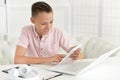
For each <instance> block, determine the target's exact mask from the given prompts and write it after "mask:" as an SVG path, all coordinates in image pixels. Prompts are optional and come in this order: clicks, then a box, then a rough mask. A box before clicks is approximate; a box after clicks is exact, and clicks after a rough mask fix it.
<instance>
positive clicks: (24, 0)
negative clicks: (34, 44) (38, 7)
mask: <svg viewBox="0 0 120 80" xmlns="http://www.w3.org/2000/svg"><path fill="white" fill-rule="evenodd" d="M36 1H39V0H8V2H7V9H8V35H9V36H15V37H18V36H19V35H20V31H21V28H22V27H23V26H25V25H29V24H31V22H30V17H31V5H32V4H33V3H34V2H36ZM42 1H45V2H47V3H49V4H50V5H51V6H52V8H53V10H54V18H55V19H54V23H55V24H54V25H55V26H57V27H61V28H63V29H65V30H66V31H67V32H68V33H69V34H70V32H71V30H70V29H71V18H70V17H71V9H70V8H71V5H70V3H69V2H67V1H63V0H61V1H60V0H59V1H56V0H42ZM16 30H17V31H16Z"/></svg>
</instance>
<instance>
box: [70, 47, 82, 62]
mask: <svg viewBox="0 0 120 80" xmlns="http://www.w3.org/2000/svg"><path fill="white" fill-rule="evenodd" d="M80 50H81V49H80V48H78V49H77V50H76V51H74V52H73V53H72V54H71V56H70V58H72V59H73V60H76V59H83V57H84V56H83V54H82V53H81V52H80Z"/></svg>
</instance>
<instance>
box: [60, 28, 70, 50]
mask: <svg viewBox="0 0 120 80" xmlns="http://www.w3.org/2000/svg"><path fill="white" fill-rule="evenodd" d="M60 46H61V47H62V48H63V49H64V50H65V51H67V52H69V50H70V48H71V40H70V37H69V36H68V35H67V33H66V32H65V31H62V30H60Z"/></svg>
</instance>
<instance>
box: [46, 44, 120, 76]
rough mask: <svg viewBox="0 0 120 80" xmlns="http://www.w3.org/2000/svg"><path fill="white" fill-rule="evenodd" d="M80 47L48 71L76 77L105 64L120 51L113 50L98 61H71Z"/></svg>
mask: <svg viewBox="0 0 120 80" xmlns="http://www.w3.org/2000/svg"><path fill="white" fill-rule="evenodd" d="M79 47H80V45H79V46H76V47H75V48H73V49H72V50H71V51H70V52H69V53H68V54H67V55H66V57H64V58H63V60H62V61H61V62H60V63H59V64H57V65H56V66H54V67H52V68H49V69H48V70H50V71H54V72H60V73H64V74H68V75H76V74H78V73H79V74H82V73H84V72H86V71H88V70H89V69H91V68H93V67H95V66H96V65H97V64H99V63H101V62H103V61H104V60H105V59H107V58H108V57H109V56H111V55H112V54H113V53H115V52H117V51H118V50H119V49H120V47H117V48H115V49H113V50H110V51H108V52H107V53H104V54H103V55H101V56H99V57H98V58H97V59H81V60H71V59H70V58H69V56H70V55H71V54H72V53H73V52H74V51H75V50H76V49H78V48H79Z"/></svg>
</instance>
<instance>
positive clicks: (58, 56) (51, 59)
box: [46, 54, 66, 64]
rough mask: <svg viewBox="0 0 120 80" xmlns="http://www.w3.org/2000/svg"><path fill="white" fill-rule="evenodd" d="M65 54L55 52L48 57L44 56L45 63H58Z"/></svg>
mask: <svg viewBox="0 0 120 80" xmlns="http://www.w3.org/2000/svg"><path fill="white" fill-rule="evenodd" d="M65 56H66V55H65V54H56V55H55V56H52V57H48V58H46V63H47V64H53V63H56V64H57V63H59V62H60V61H61V60H62V58H64V57H65Z"/></svg>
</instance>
